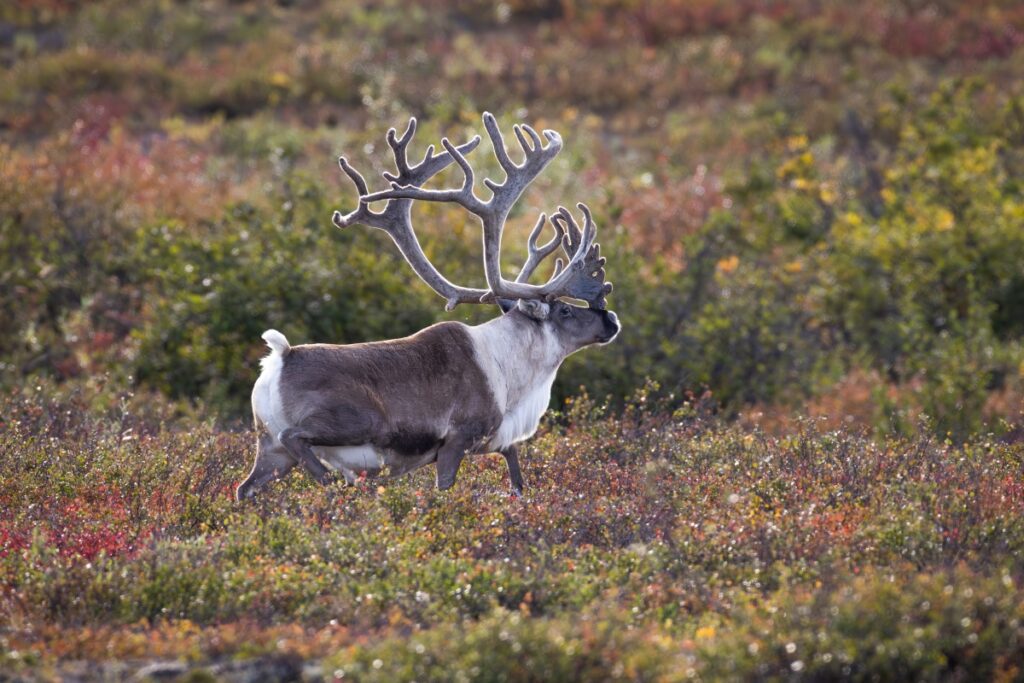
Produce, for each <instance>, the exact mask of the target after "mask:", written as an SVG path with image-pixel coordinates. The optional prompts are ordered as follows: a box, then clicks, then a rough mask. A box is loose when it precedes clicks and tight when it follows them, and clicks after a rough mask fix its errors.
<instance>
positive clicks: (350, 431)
mask: <svg viewBox="0 0 1024 683" xmlns="http://www.w3.org/2000/svg"><path fill="white" fill-rule="evenodd" d="M374 421H375V417H374V416H373V415H370V414H368V413H367V412H366V411H365V410H364V411H360V410H359V409H358V408H355V407H353V406H349V405H345V404H342V405H335V406H333V407H331V408H329V409H322V410H319V411H316V412H314V413H311V414H310V415H307V416H306V417H305V418H304V419H303V420H302V422H300V423H299V424H298V425H296V426H294V427H289V428H288V429H286V430H284V431H283V432H281V434H280V435H279V436H278V439H279V440H280V441H281V443H282V444H283V445H284V447H285V448H287V449H288V452H289V453H291V454H292V456H294V457H295V459H296V460H298V461H299V462H300V463H301V464H302V466H303V467H304V468H305V469H306V471H307V472H309V474H310V475H311V476H312V477H313V479H315V480H316V481H317V482H319V483H321V484H328V483H330V482H331V479H332V477H331V472H330V470H328V469H327V468H326V467H325V466H324V464H323V463H322V462H320V459H319V458H317V457H316V454H315V453H314V452H313V446H357V445H361V444H365V443H369V442H370V441H371V437H372V434H373V427H374Z"/></svg>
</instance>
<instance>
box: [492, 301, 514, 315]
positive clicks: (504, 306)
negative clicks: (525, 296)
mask: <svg viewBox="0 0 1024 683" xmlns="http://www.w3.org/2000/svg"><path fill="white" fill-rule="evenodd" d="M495 303H496V304H498V308H500V309H501V312H502V313H508V312H509V311H511V310H512V309H513V308H515V307H516V300H515V299H495Z"/></svg>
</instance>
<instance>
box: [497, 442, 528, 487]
mask: <svg viewBox="0 0 1024 683" xmlns="http://www.w3.org/2000/svg"><path fill="white" fill-rule="evenodd" d="M498 452H499V453H501V454H502V455H503V456H505V464H506V465H508V480H509V482H510V483H511V484H512V495H514V496H516V497H517V498H518V497H519V496H521V495H523V473H522V472H521V471H520V469H519V446H517V445H515V444H512V445H511V446H506V447H505V448H503V449H501V450H500V451H498Z"/></svg>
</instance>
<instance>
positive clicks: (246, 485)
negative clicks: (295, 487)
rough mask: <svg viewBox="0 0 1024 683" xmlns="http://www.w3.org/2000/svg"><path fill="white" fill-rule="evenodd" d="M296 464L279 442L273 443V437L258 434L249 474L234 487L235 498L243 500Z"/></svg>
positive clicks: (264, 433)
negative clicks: (253, 460)
mask: <svg viewBox="0 0 1024 683" xmlns="http://www.w3.org/2000/svg"><path fill="white" fill-rule="evenodd" d="M297 464H298V461H296V460H295V458H293V457H292V456H291V454H289V453H288V451H287V450H285V449H284V447H282V446H281V445H280V444H275V443H274V439H273V437H271V436H270V434H267V433H266V432H263V433H261V434H260V436H259V439H258V440H257V442H256V461H255V462H254V463H253V465H252V471H251V472H250V473H249V476H248V477H247V478H246V480H245V481H243V482H242V483H241V484H239V485H238V488H237V489H235V499H236V500H244V499H246V498H248V497H249V496H253V495H256V492H257V491H259V490H260V489H261V488H263V487H264V486H266V485H267V484H269V483H270V482H272V481H273V480H275V479H277V478H279V477H282V476H284V475H285V474H287V473H288V472H290V471H291V469H292V468H293V467H295V466H296V465H297Z"/></svg>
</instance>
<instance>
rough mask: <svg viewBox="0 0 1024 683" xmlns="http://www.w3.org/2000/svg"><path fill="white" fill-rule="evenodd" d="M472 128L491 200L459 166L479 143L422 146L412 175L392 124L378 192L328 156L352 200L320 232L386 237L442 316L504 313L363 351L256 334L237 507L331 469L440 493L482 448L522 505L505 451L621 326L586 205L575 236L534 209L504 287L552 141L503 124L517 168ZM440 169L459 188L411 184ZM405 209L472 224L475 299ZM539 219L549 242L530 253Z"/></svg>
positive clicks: (565, 215) (493, 130)
mask: <svg viewBox="0 0 1024 683" xmlns="http://www.w3.org/2000/svg"><path fill="white" fill-rule="evenodd" d="M483 123H484V128H485V129H486V131H487V134H488V136H489V137H490V140H491V143H492V146H493V148H494V154H495V156H496V157H497V161H498V164H499V165H500V166H501V169H502V170H503V171H504V174H505V179H504V180H503V181H502V182H497V181H494V180H491V179H489V178H488V179H485V180H484V181H483V184H484V185H485V186H486V187H487V188H488V189H489V190H490V192H491V197H490V199H488V200H486V201H485V200H483V199H481V198H479V197H478V196H477V195H476V193H475V192H474V174H473V169H472V167H471V166H470V164H469V162H468V161H467V160H466V155H467V154H469V153H470V152H472V151H473V150H474V149H475V148H476V147H477V146H478V145H479V144H480V136H474V137H473V139H471V140H469V141H468V142H466V143H464V144H462V145H459V146H455V145H453V144H452V143H451V142H450V141H449V140H448V139H447V138H445V139H443V140H442V141H441V145H442V146H443V147H444V151H443V152H441V153H439V154H435V150H434V147H433V145H431V146H430V147H428V149H427V152H426V154H425V156H424V157H423V159H422V160H421V161H420V162H419V163H416V164H414V165H411V164H410V163H409V160H408V157H407V151H408V148H409V143H410V142H411V141H412V138H413V135H414V134H415V132H416V119H415V118H413V119H411V120H410V121H409V125H408V127H407V128H406V130H405V132H404V133H403V134H402V135H401V136H400V137H399V136H398V135H397V133H396V131H395V130H394V129H391V130H389V131H388V134H387V142H388V145H389V146H390V147H391V149H392V151H393V153H394V157H395V166H396V171H397V172H396V173H394V174H392V173H384V174H383V175H384V178H385V180H387V181H389V182H390V189H387V190H383V191H379V192H370V191H369V190H368V188H367V185H366V181H365V179H364V178H363V176H362V175H361V174H360V173H359V172H358V171H357V170H356V169H355V168H353V167H352V166H351V165H350V164H349V162H348V161H347V160H346V159H345V157H341V158H340V159H339V164H340V166H341V170H342V171H344V173H345V174H346V175H347V176H348V177H349V178H350V179H351V181H352V182H353V183H354V184H355V186H356V190H357V191H358V192H359V204H358V207H357V208H356V209H355V210H353V211H352V212H350V213H347V214H344V215H343V214H342V213H340V212H337V211H336V212H335V213H334V218H333V221H334V223H335V225H337V226H338V227H339V228H346V227H348V226H351V225H355V224H361V225H364V226H368V227H371V228H377V229H379V230H383V231H384V232H386V233H387V234H388V235H390V236H391V238H392V240H394V242H395V245H396V246H397V247H398V249H399V251H401V253H402V255H403V256H404V257H405V260H406V261H407V262H408V263H409V265H410V266H411V267H412V269H413V271H414V272H415V273H416V274H417V275H418V276H419V277H420V278H421V279H422V280H423V281H424V282H425V283H426V284H427V285H429V286H430V287H431V288H432V289H433V290H434V291H435V292H437V293H438V294H439V295H441V296H442V297H444V298H445V299H446V301H447V306H446V308H447V309H448V310H451V309H453V308H454V307H455V306H457V305H458V304H481V303H487V304H496V305H498V306H499V307H500V308H501V311H502V314H501V315H500V316H498V317H497V318H494V319H492V320H490V321H488V322H486V323H483V324H481V325H476V326H471V325H465V324H462V323H459V322H441V323H437V324H436V325H431V326H430V327H427V328H426V329H424V330H421V331H420V332H417V333H416V334H414V335H412V336H410V337H405V338H403V339H394V340H389V341H379V342H370V343H365V344H348V345H334V344H304V345H301V346H292V345H291V344H289V342H288V340H287V339H285V336H284V335H283V334H281V333H280V332H278V331H276V330H268V331H266V332H265V333H264V334H263V340H264V341H265V342H266V343H267V345H268V346H269V347H270V354H269V355H268V356H266V357H265V358H264V359H263V360H262V361H261V362H260V365H261V366H262V372H261V373H260V376H259V378H258V379H257V380H256V384H255V386H254V387H253V391H252V409H253V416H254V420H255V428H256V432H257V449H256V460H255V463H254V464H253V467H252V472H251V473H250V474H249V477H248V478H247V479H246V480H245V481H244V482H242V484H240V485H239V486H238V489H237V491H236V497H237V498H238V499H239V500H242V499H245V498H247V497H250V496H253V495H254V494H255V493H256V492H257V491H258V490H260V489H261V488H262V487H264V486H266V485H267V484H268V483H269V482H271V481H273V480H274V479H276V478H278V477H280V476H282V475H284V474H285V473H286V472H288V471H289V470H291V469H292V468H294V467H295V466H296V465H301V466H302V467H303V468H304V469H305V470H306V471H307V472H308V473H309V474H310V475H311V476H312V477H313V478H314V479H315V480H316V481H318V482H321V483H328V482H329V481H331V479H332V478H333V476H334V475H333V472H340V473H341V474H342V475H343V476H344V477H345V479H346V480H348V481H349V482H350V483H351V482H353V481H354V480H355V479H356V478H357V477H358V476H360V475H361V473H364V472H365V473H366V474H367V475H369V476H375V475H380V474H387V475H392V476H397V475H400V474H404V473H407V472H411V471H413V470H416V469H418V468H420V467H424V466H426V465H429V464H431V463H433V464H434V465H435V467H436V484H437V487H438V488H439V489H447V488H449V487H451V486H452V485H453V484H454V483H455V478H456V475H457V473H458V471H459V466H460V464H461V463H462V461H463V459H464V458H465V457H466V456H467V455H475V454H484V453H495V452H496V453H500V454H501V455H503V456H504V458H505V461H506V463H507V465H508V473H509V479H510V482H511V486H512V490H513V493H514V494H515V495H521V493H522V490H523V475H522V472H521V471H520V468H519V458H518V446H517V444H519V443H521V442H522V441H524V440H526V439H528V438H530V437H531V436H532V435H533V433H534V432H535V431H536V429H537V425H538V424H539V422H540V419H541V416H542V415H543V414H544V412H545V411H546V410H547V407H548V403H549V401H550V397H551V385H552V382H553V381H554V379H555V374H556V373H557V371H558V368H559V366H560V365H561V364H562V362H563V361H564V360H565V359H566V357H568V356H569V355H571V354H573V353H575V352H576V351H578V350H580V349H582V348H584V347H586V346H591V345H594V344H607V343H609V342H610V341H612V339H614V338H615V336H616V335H617V334H618V333H619V329H620V325H619V321H618V318H617V317H616V315H615V313H613V312H612V311H608V310H606V303H605V296H606V295H607V294H608V293H610V292H611V291H612V285H611V283H610V282H605V271H604V264H605V259H604V258H602V257H601V254H600V246H599V245H598V243H597V242H596V241H595V238H596V234H597V229H596V227H595V225H594V220H593V217H592V216H591V213H590V210H589V209H588V208H587V207H586V206H585V205H584V204H577V207H578V209H579V210H580V212H581V213H582V216H583V227H582V228H580V227H579V225H578V223H577V222H576V219H575V218H574V216H573V214H572V213H571V212H570V211H569V210H567V209H566V208H564V207H559V208H558V209H557V210H556V211H555V212H554V213H553V214H552V215H551V216H550V217H548V216H547V215H545V214H541V215H540V217H539V218H538V220H537V223H536V225H535V227H534V228H533V231H532V232H531V233H530V236H529V238H528V240H527V248H528V256H527V259H526V262H525V263H524V264H523V267H522V269H521V270H520V271H519V274H518V275H517V277H516V278H515V280H512V281H510V280H506V279H505V278H504V277H503V276H502V273H501V265H500V264H501V239H502V233H503V231H504V228H505V222H506V219H507V217H508V214H509V211H510V210H511V209H512V207H513V206H514V205H515V203H516V202H517V201H518V200H519V198H520V196H521V195H522V194H523V192H524V191H525V190H526V188H527V186H528V185H529V184H530V183H531V182H532V181H533V179H534V178H536V177H537V175H538V174H539V173H540V172H541V171H543V170H544V168H545V167H546V166H547V165H548V163H549V162H550V161H551V160H552V159H553V158H554V157H555V155H557V154H558V152H559V150H561V148H562V138H561V137H560V136H559V135H558V133H556V132H555V131H552V130H545V131H543V138H542V137H541V135H540V134H538V133H537V132H536V131H535V130H534V129H533V128H531V127H530V126H527V125H517V126H515V127H514V128H513V131H514V133H515V135H516V138H517V139H518V141H519V146H520V147H521V148H522V152H523V157H524V158H523V161H522V163H516V162H515V161H513V160H512V158H511V157H510V156H509V153H508V151H507V150H506V148H505V142H504V139H503V137H502V134H501V131H500V129H499V128H498V124H497V121H496V120H495V118H494V116H492V115H491V114H489V113H485V114H484V115H483ZM453 162H454V163H455V164H457V165H458V166H459V167H460V168H461V170H462V174H463V178H464V181H463V183H462V187H459V188H452V189H427V188H424V187H423V185H424V184H425V183H426V182H427V181H428V180H429V179H430V178H432V177H433V176H435V175H437V174H438V173H439V172H440V171H442V170H443V169H444V168H446V167H448V166H449V165H450V164H452V163H453ZM416 201H424V202H452V203H454V204H457V205H459V206H461V207H462V208H464V209H465V210H466V211H468V212H470V213H471V214H473V215H475V216H476V217H477V218H478V219H479V220H480V223H481V226H482V229H483V261H484V273H485V275H486V281H487V288H486V289H476V288H470V287H462V286H459V285H455V284H453V283H452V282H450V281H449V280H447V279H446V278H445V277H444V276H443V275H441V273H439V272H438V271H437V269H436V268H435V267H434V265H433V264H432V263H431V262H430V261H429V259H428V258H427V257H426V255H425V254H424V253H423V249H422V248H421V247H420V243H419V240H418V239H417V237H416V233H415V231H414V229H413V225H412V218H411V210H412V205H413V203H414V202H416ZM378 202H386V204H384V207H383V209H380V210H374V209H372V208H371V205H375V204H377V203H378ZM549 222H550V224H551V226H552V228H553V230H554V233H555V234H554V236H553V238H552V239H551V240H550V241H549V242H547V243H546V244H543V245H538V239H539V238H540V236H541V233H542V232H543V231H544V228H545V226H546V225H547V224H548V223H549ZM559 247H561V248H562V250H563V251H564V255H565V261H564V262H563V260H562V259H561V258H557V259H556V261H555V265H554V269H553V273H552V275H551V277H550V278H549V279H548V280H547V281H546V282H544V283H543V284H530V283H529V279H530V277H531V275H533V272H534V271H535V270H536V268H537V266H538V265H540V263H541V262H542V261H544V260H545V259H546V258H547V257H548V256H550V255H551V254H552V253H554V252H555V250H556V249H558V248H559ZM570 300H575V301H577V302H586V304H587V305H586V306H582V305H576V304H575V303H572V302H571V301H570Z"/></svg>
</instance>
